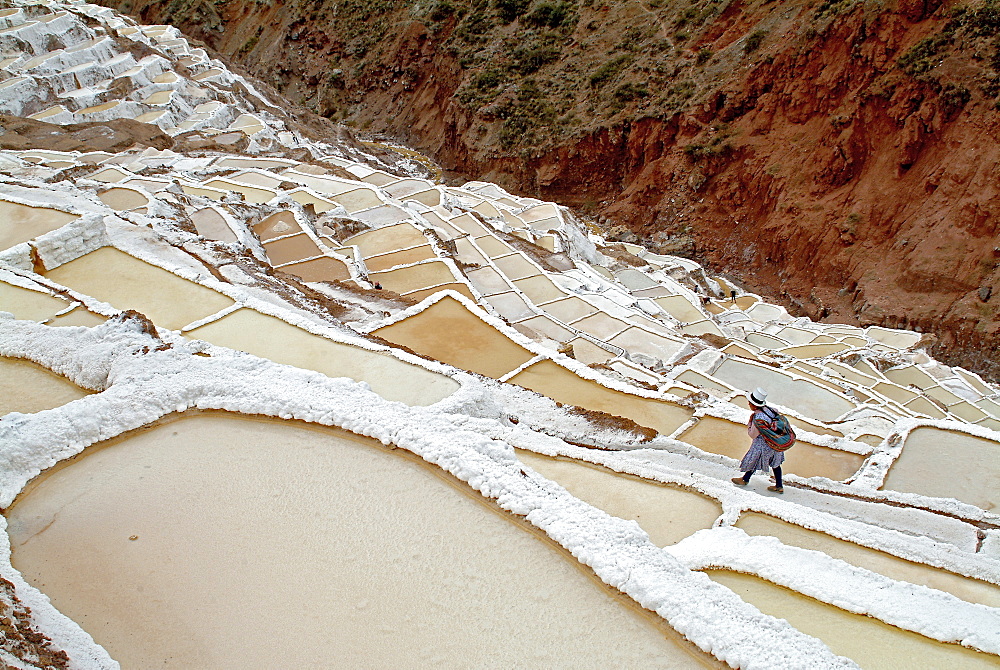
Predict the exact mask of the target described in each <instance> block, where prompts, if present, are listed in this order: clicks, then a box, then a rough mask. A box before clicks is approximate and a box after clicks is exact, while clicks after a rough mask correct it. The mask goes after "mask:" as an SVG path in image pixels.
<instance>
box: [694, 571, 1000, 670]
mask: <svg viewBox="0 0 1000 670" xmlns="http://www.w3.org/2000/svg"><path fill="white" fill-rule="evenodd" d="M707 574H708V576H709V577H711V578H712V579H714V580H715V581H717V582H719V583H720V584H722V585H723V586H726V587H728V588H730V589H732V590H733V591H734V592H736V594H737V595H739V596H740V597H741V598H743V600H745V601H747V602H748V603H750V604H751V605H753V606H754V607H756V608H757V609H759V610H760V611H761V612H763V613H764V614H770V615H771V616H773V617H776V618H779V619H785V620H786V621H788V623H790V624H791V625H793V626H795V627H796V628H798V629H799V630H800V631H802V632H803V633H806V634H807V635H812V636H814V637H818V638H819V639H821V640H822V641H823V642H824V643H826V645H827V646H828V647H830V649H831V650H832V651H833V652H834V653H835V654H839V655H841V656H846V657H847V658H849V659H851V660H852V661H854V662H855V663H857V664H858V665H860V666H861V667H862V668H864V669H865V670H903V669H908V668H996V667H997V665H998V664H1000V657H997V656H992V655H990V654H984V653H981V652H977V651H973V650H971V649H966V648H964V647H960V646H959V645H957V644H945V643H943V642H938V641H936V640H932V639H930V638H927V637H924V636H923V635H918V634H917V633H913V632H911V631H907V630H903V629H901V628H896V627H894V626H890V625H888V624H885V623H882V622H881V621H879V620H877V619H874V618H872V617H868V616H864V615H861V614H853V613H851V612H847V611H845V610H842V609H839V608H837V607H833V606H832V605H827V604H825V603H822V602H819V601H818V600H814V599H812V598H809V597H808V596H804V595H802V594H800V593H796V592H795V591H792V590H790V589H786V588H784V587H781V586H777V585H775V584H771V583H770V582H767V581H765V580H763V579H759V578H757V577H753V576H751V575H744V574H740V573H737V572H730V571H728V570H710V571H707Z"/></svg>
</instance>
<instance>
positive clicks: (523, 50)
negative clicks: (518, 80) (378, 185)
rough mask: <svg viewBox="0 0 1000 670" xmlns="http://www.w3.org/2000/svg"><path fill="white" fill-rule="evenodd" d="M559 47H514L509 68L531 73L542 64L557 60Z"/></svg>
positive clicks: (521, 72)
mask: <svg viewBox="0 0 1000 670" xmlns="http://www.w3.org/2000/svg"><path fill="white" fill-rule="evenodd" d="M559 53H560V52H559V49H558V48H557V47H555V46H552V45H545V44H543V45H530V44H529V45H525V46H523V47H520V48H518V49H515V50H514V52H513V54H511V55H512V56H513V58H514V62H513V64H512V66H511V69H512V70H514V71H515V72H519V73H520V74H531V73H532V72H536V71H537V70H538V69H539V68H541V67H542V66H543V65H546V64H548V63H551V62H552V61H555V60H558V58H559Z"/></svg>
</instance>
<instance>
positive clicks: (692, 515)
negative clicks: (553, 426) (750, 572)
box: [517, 450, 722, 547]
mask: <svg viewBox="0 0 1000 670" xmlns="http://www.w3.org/2000/svg"><path fill="white" fill-rule="evenodd" d="M517 457H518V458H519V459H521V461H522V462H523V463H524V464H526V465H528V466H530V467H531V468H532V469H533V470H535V471H536V472H538V473H539V474H541V475H543V476H544V477H547V478H548V479H551V480H552V481H554V482H557V483H558V484H559V485H561V486H562V487H563V488H565V489H566V490H567V491H569V492H570V493H572V494H573V495H574V496H576V497H577V498H579V499H581V500H583V501H585V502H588V503H590V504H591V505H593V506H594V507H598V508H600V509H603V510H604V511H605V512H607V513H608V514H612V515H614V516H617V517H621V518H623V519H631V520H634V521H635V522H636V523H638V524H639V525H640V526H641V527H642V529H643V530H644V531H646V532H647V533H649V539H650V540H652V541H653V543H654V544H656V545H657V546H660V547H665V546H668V545H671V544H676V543H677V542H679V541H681V540H683V539H684V538H685V537H687V536H688V535H691V534H692V533H694V532H696V531H699V530H701V529H702V528H711V527H712V524H713V523H714V522H715V520H716V519H717V518H718V517H719V516H720V515H721V514H722V507H721V506H720V505H719V503H717V502H716V501H715V500H712V499H711V498H708V497H706V496H703V495H701V494H699V493H695V492H693V491H687V490H685V489H681V488H678V487H674V486H666V485H663V484H659V483H656V482H651V481H646V480H642V479H639V478H637V477H633V476H631V475H625V474H620V473H616V472H612V471H611V470H606V469H604V468H601V467H600V466H594V465H590V464H587V463H584V462H582V461H571V460H566V459H556V458H550V457H548V456H540V455H538V454H533V453H531V452H528V451H520V450H519V451H518V452H517Z"/></svg>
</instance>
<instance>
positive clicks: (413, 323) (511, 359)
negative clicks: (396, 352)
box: [373, 297, 534, 377]
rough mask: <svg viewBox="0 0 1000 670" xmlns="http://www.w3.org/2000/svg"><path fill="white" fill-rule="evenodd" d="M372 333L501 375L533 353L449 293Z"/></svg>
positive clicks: (467, 367)
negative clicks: (424, 307) (414, 313)
mask: <svg viewBox="0 0 1000 670" xmlns="http://www.w3.org/2000/svg"><path fill="white" fill-rule="evenodd" d="M373 334H375V335H378V336H379V337H382V338H385V339H386V340H388V341H390V342H393V343H395V344H401V345H404V346H406V347H408V348H409V349H411V350H413V351H416V352H418V353H421V354H424V355H426V356H430V357H432V358H434V359H436V360H439V361H442V362H444V363H448V364H449V365H454V366H455V367H459V368H463V369H465V370H471V371H473V372H478V373H480V374H482V375H486V376H488V377H501V376H502V375H504V374H505V373H507V372H510V371H511V370H514V369H515V368H517V367H518V366H520V365H522V364H524V363H525V362H527V361H528V360H529V359H531V358H532V357H533V356H534V354H532V353H531V352H530V351H528V350H527V349H525V348H524V347H522V346H520V345H518V344H516V343H515V342H513V341H511V340H510V339H509V338H507V337H506V336H504V334H503V333H501V332H500V331H498V330H497V329H496V328H493V327H492V326H490V325H489V324H487V323H486V322H485V321H483V320H482V319H480V318H479V317H477V316H476V315H475V314H473V313H472V312H470V311H469V310H468V309H466V308H465V306H463V305H462V304H461V303H460V302H458V301H457V300H455V299H454V298H448V297H446V298H442V299H441V300H439V301H438V302H436V303H435V304H433V305H431V306H430V307H428V308H427V309H425V310H424V311H422V312H420V313H419V314H416V315H414V316H411V317H409V318H408V319H405V320H403V321H399V322H397V323H394V324H392V325H390V326H386V327H385V328H380V329H378V330H376V331H374V333H373Z"/></svg>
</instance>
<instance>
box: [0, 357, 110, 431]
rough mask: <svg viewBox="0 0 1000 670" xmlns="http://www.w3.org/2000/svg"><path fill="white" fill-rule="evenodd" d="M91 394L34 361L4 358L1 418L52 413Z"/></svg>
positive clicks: (0, 385)
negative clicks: (50, 411) (45, 411)
mask: <svg viewBox="0 0 1000 670" xmlns="http://www.w3.org/2000/svg"><path fill="white" fill-rule="evenodd" d="M88 393H90V391H87V390H85V389H82V388H80V387H79V386H77V385H76V384H74V383H72V382H71V381H69V380H68V379H66V378H65V377H62V376H60V375H57V374H56V373H54V372H52V371H51V370H47V369H46V368H43V367H42V366H41V365H38V364H36V363H33V362H32V361H28V360H24V359H22V358H7V357H5V356H0V416H3V415H5V414H9V413H11V412H21V413H24V414H29V413H33V412H40V411H42V410H43V409H52V408H53V407H59V406H60V405H65V404H66V403H68V402H71V401H73V400H77V399H78V398H82V397H84V396H85V395H87V394H88Z"/></svg>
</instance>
